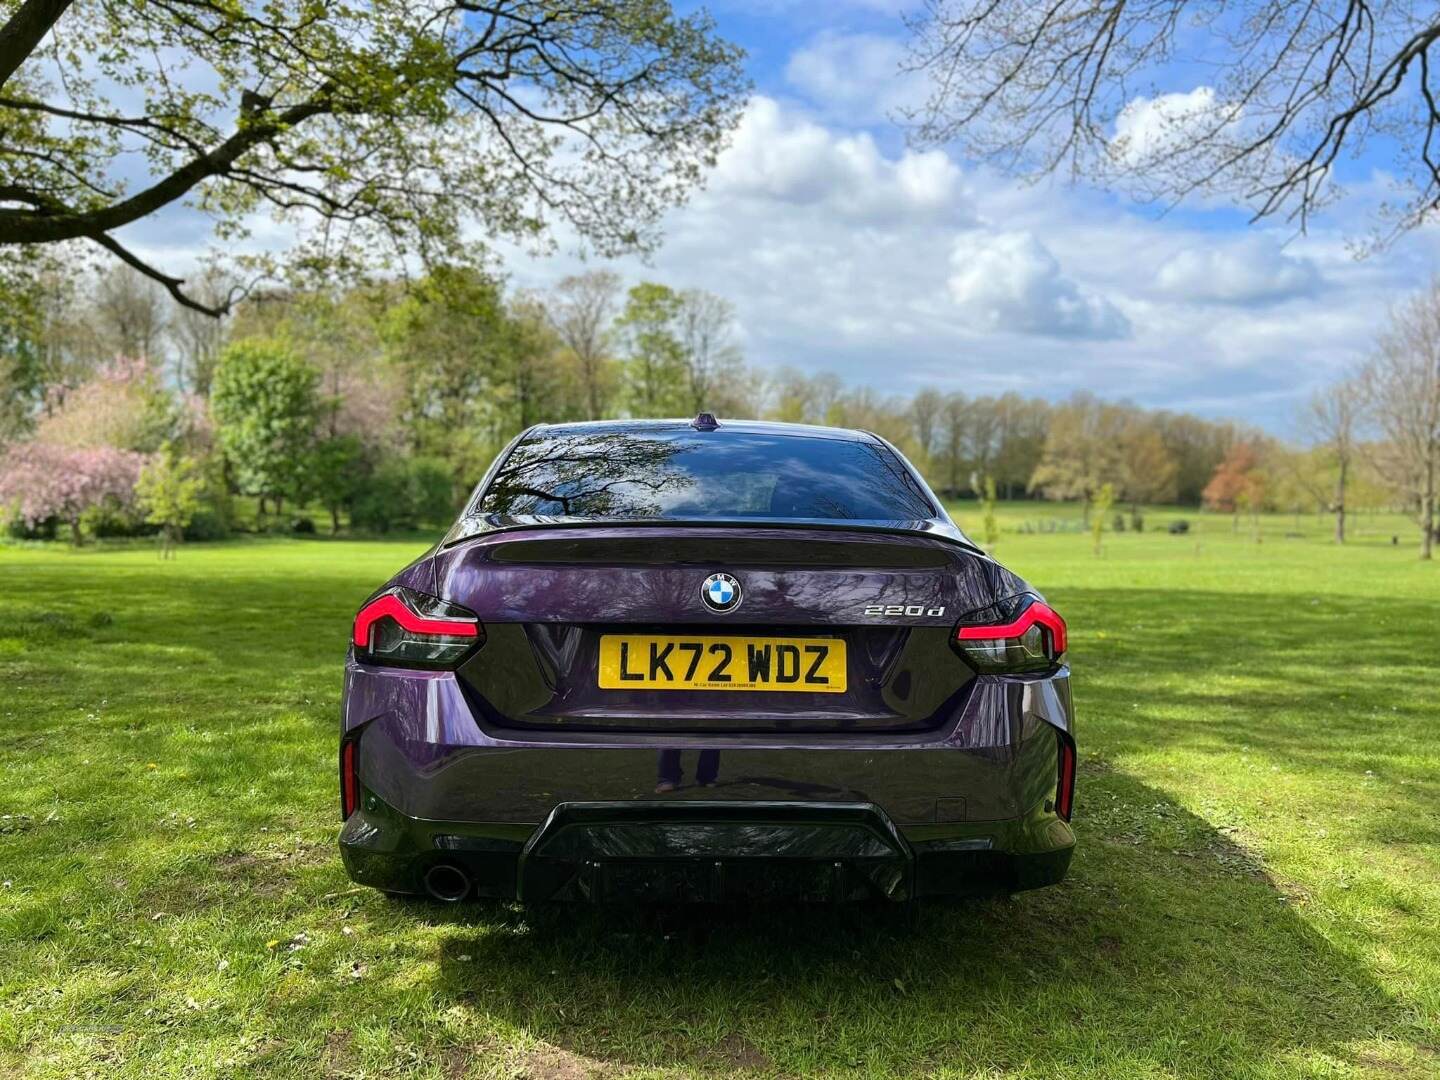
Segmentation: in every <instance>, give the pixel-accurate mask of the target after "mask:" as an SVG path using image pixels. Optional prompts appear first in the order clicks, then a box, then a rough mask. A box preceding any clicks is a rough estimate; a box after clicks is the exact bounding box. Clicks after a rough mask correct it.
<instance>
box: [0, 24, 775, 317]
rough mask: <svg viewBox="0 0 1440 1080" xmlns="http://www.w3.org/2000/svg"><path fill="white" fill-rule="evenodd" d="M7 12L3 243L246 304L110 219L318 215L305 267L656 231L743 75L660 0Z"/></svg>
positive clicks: (702, 27) (634, 241)
mask: <svg viewBox="0 0 1440 1080" xmlns="http://www.w3.org/2000/svg"><path fill="white" fill-rule="evenodd" d="M4 11H5V15H4V16H3V17H4V19H5V21H4V22H3V23H0V245H6V244H49V243H57V242H61V241H67V240H77V239H83V240H88V241H90V242H91V243H93V244H96V245H99V246H100V247H102V248H105V249H106V250H108V251H110V252H111V253H112V254H114V255H115V256H117V257H118V258H120V259H121V260H122V261H124V262H125V263H127V264H129V265H130V266H131V267H133V268H135V269H136V270H138V271H140V272H141V273H144V274H146V275H148V276H150V277H152V278H154V279H155V280H156V281H157V282H159V283H160V284H161V285H162V286H163V287H164V288H166V289H167V290H168V291H169V292H170V293H171V294H172V295H174V296H175V298H176V299H177V300H179V301H180V302H181V303H185V304H189V305H192V306H195V307H197V308H201V309H205V310H209V311H212V312H218V311H223V310H224V309H225V308H226V307H227V306H228V305H229V303H230V302H231V300H232V299H233V298H231V297H227V298H226V299H224V300H222V301H221V302H220V303H218V304H215V303H206V302H205V301H203V300H201V299H199V298H198V297H197V296H195V295H192V294H191V293H190V292H189V291H187V290H186V288H185V282H184V281H183V280H182V279H181V278H180V277H177V276H176V275H175V273H174V271H173V269H171V270H167V269H165V268H163V267H161V266H157V265H154V264H152V263H150V262H148V261H146V260H145V259H144V258H142V257H141V256H140V255H139V254H138V253H136V252H135V251H133V250H131V249H130V248H129V247H127V246H125V244H124V242H123V241H122V240H121V239H120V238H119V237H118V236H117V231H118V230H120V229H122V228H123V227H124V226H126V225H130V224H133V223H134V222H136V221H139V220H141V219H142V218H145V217H147V216H149V215H151V214H154V213H156V212H158V211H160V210H162V209H164V208H166V207H168V206H171V205H172V204H175V203H177V202H180V201H184V200H188V201H190V202H192V203H194V204H196V205H198V206H200V207H201V208H202V209H203V210H204V211H205V212H206V213H207V214H209V215H210V216H211V217H212V218H213V219H214V220H215V223H216V230H217V236H218V238H219V239H220V240H221V241H222V242H223V243H224V244H225V245H227V246H232V245H233V244H234V242H235V240H236V239H237V238H238V237H240V236H242V235H243V234H244V232H245V230H246V228H247V222H248V221H249V219H250V218H251V216H252V215H253V214H255V212H257V211H260V210H269V211H270V212H272V213H273V214H274V215H275V216H276V217H277V218H279V219H280V220H281V221H282V222H284V223H286V224H287V225H294V224H296V223H299V224H301V225H302V226H304V225H309V224H313V225H315V226H316V229H315V230H314V231H313V232H310V233H307V236H306V241H307V242H302V243H301V244H300V245H299V246H298V248H297V250H296V252H295V253H294V254H295V255H296V256H297V257H298V258H299V259H300V260H301V261H302V262H303V263H306V264H309V265H314V264H315V263H316V262H317V261H323V262H325V263H327V264H330V265H340V266H345V265H354V263H355V262H356V261H360V262H370V261H373V260H375V259H377V258H381V257H387V258H389V259H392V260H395V261H397V262H399V261H404V260H407V259H409V258H411V257H414V256H420V257H423V258H427V259H440V260H443V261H453V260H454V259H455V257H456V256H457V254H458V250H459V247H460V245H461V234H462V232H463V231H465V228H466V226H467V225H471V224H475V225H478V226H479V228H480V230H481V231H482V232H483V233H484V234H486V235H489V236H506V237H512V238H516V239H521V240H530V239H533V238H534V237H535V236H536V235H537V234H539V233H540V232H541V231H543V230H544V229H545V228H546V227H547V226H548V225H550V224H552V223H554V222H557V221H558V222H563V223H565V224H567V225H569V226H570V227H572V228H574V229H575V230H576V231H577V232H578V233H579V234H580V235H581V236H582V237H584V238H585V239H586V240H588V241H589V242H590V243H591V244H592V245H593V246H594V247H595V248H596V249H597V250H599V251H601V252H603V253H613V252H617V251H623V250H630V249H633V248H637V247H638V248H645V247H647V246H649V245H651V244H653V243H654V241H655V239H656V229H657V224H658V220H659V218H660V216H661V214H662V212H663V211H664V210H665V209H666V208H668V207H670V206H672V205H675V204H676V203H678V202H680V201H682V200H683V199H684V197H685V196H686V194H687V193H688V191H689V190H690V189H691V188H692V187H693V185H694V184H695V182H696V181H697V180H698V179H699V177H700V174H701V172H702V170H703V169H704V168H705V167H706V166H708V165H709V164H711V163H712V162H713V161H714V159H715V156H716V154H717V153H718V151H719V149H720V148H721V146H722V145H723V143H724V140H725V137H726V135H727V133H728V131H729V129H730V128H731V127H732V126H733V124H734V123H735V122H736V121H737V120H738V117H739V110H740V108H741V107H742V105H743V102H744V98H745V92H746V88H747V84H746V81H745V78H744V76H743V74H742V71H741V67H740V59H741V53H740V50H738V49H737V48H736V47H734V46H732V45H730V44H728V43H726V42H725V41H723V40H721V39H720V38H718V37H717V35H716V33H715V30H714V26H713V23H712V21H711V20H710V18H709V16H708V15H706V14H704V13H703V12H700V13H695V14H687V15H677V14H676V13H675V12H674V11H673V10H672V9H671V7H670V5H669V3H667V2H666V0H591V2H587V3H584V4H549V3H536V2H535V0H492V2H489V3H477V2H474V0H439V2H436V3H430V4H425V5H422V6H419V7H417V6H416V5H415V4H413V3H410V2H408V0H356V2H355V3H348V4H324V3H315V2H314V0H269V2H267V3H265V4H251V3H199V2H192V0H177V2H165V3H146V4H128V3H116V2H114V0H74V2H70V0H24V2H22V3H19V4H15V3H11V4H8V5H6V7H5V9H4ZM122 92H123V94H124V96H125V98H126V99H132V98H133V99H138V100H137V101H136V104H135V105H134V106H133V107H131V108H125V109H122V108H118V107H117V105H116V102H117V100H119V99H120V97H121V94H122ZM137 151H138V153H137ZM142 155H143V156H142ZM137 159H138V160H140V161H142V162H143V170H142V173H141V175H140V176H139V177H138V178H136V177H134V176H133V175H125V174H127V173H130V172H133V166H132V165H131V162H133V161H135V160H137ZM122 176H124V177H125V179H127V180H129V183H125V182H122Z"/></svg>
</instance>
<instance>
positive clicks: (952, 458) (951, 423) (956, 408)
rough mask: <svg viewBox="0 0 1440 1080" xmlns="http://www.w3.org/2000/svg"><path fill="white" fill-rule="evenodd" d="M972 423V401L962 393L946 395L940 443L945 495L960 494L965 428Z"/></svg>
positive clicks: (952, 496) (953, 392) (942, 413)
mask: <svg viewBox="0 0 1440 1080" xmlns="http://www.w3.org/2000/svg"><path fill="white" fill-rule="evenodd" d="M969 422H970V399H969V398H967V397H966V396H965V395H964V394H962V393H961V392H960V391H958V390H956V391H952V392H951V393H949V394H946V395H945V405H944V408H943V409H941V411H940V441H941V445H942V446H943V447H944V453H945V493H946V494H947V495H949V496H950V497H951V498H954V497H955V496H956V495H958V494H960V485H961V481H962V478H963V477H964V475H965V473H964V468H965V428H966V425H967V424H969Z"/></svg>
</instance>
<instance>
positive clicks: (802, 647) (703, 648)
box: [600, 634, 845, 694]
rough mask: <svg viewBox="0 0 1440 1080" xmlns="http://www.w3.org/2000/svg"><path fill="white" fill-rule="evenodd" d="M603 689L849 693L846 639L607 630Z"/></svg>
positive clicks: (603, 642)
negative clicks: (618, 631) (846, 687)
mask: <svg viewBox="0 0 1440 1080" xmlns="http://www.w3.org/2000/svg"><path fill="white" fill-rule="evenodd" d="M600 688H601V689H602V690H782V691H783V690H792V691H794V690H798V691H804V692H807V693H811V694H841V693H844V692H845V642H843V641H840V640H839V639H837V638H779V637H703V636H698V635H697V636H696V637H681V636H677V635H674V634H604V635H602V636H601V638H600Z"/></svg>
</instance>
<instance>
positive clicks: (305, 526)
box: [290, 517, 315, 536]
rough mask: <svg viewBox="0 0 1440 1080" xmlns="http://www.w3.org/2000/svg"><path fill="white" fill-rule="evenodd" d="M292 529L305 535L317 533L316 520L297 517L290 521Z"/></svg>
mask: <svg viewBox="0 0 1440 1080" xmlns="http://www.w3.org/2000/svg"><path fill="white" fill-rule="evenodd" d="M290 531H291V532H292V533H298V534H300V535H304V536H313V535H315V521H314V519H313V518H308V517H297V518H296V519H295V520H294V521H292V522H290Z"/></svg>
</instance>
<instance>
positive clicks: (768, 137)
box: [708, 97, 969, 223]
mask: <svg viewBox="0 0 1440 1080" xmlns="http://www.w3.org/2000/svg"><path fill="white" fill-rule="evenodd" d="M708 197H709V198H710V199H711V200H712V201H713V200H715V199H723V198H743V199H748V200H760V201H770V200H774V201H779V202H784V203H789V204H792V205H797V206H805V207H810V208H819V209H822V210H824V211H826V212H828V213H831V214H833V215H837V216H839V217H843V218H847V219H850V220H852V221H860V222H870V223H881V222H893V221H896V220H902V219H905V218H908V217H911V216H914V215H917V214H919V215H938V216H942V217H947V218H953V217H954V216H955V215H956V214H957V213H959V214H961V216H964V217H968V216H969V209H968V204H967V200H966V199H965V197H964V195H963V193H962V190H961V173H960V169H959V167H958V166H956V164H955V163H954V162H953V161H951V160H950V159H949V158H948V157H947V156H946V155H945V154H943V153H942V152H940V151H938V150H931V151H926V152H923V153H919V152H915V151H906V152H905V153H904V154H902V155H901V156H900V157H899V158H898V159H892V158H887V157H885V156H884V155H883V154H882V153H881V152H880V150H879V148H878V147H877V146H876V144H875V140H874V139H873V138H871V137H870V135H869V134H868V133H865V132H861V133H859V134H856V135H842V136H837V135H836V134H835V133H834V132H832V131H830V130H829V129H827V128H825V127H822V126H821V125H820V124H817V123H815V122H814V121H811V120H806V119H802V118H800V117H797V116H794V115H791V114H789V113H787V112H786V111H785V110H783V109H782V108H781V106H780V105H779V103H778V102H776V101H774V100H772V99H770V98H767V97H756V98H755V99H754V100H753V101H751V103H750V105H749V107H748V108H747V109H746V110H745V116H744V118H743V119H742V120H741V122H740V127H739V129H738V130H737V131H736V133H735V137H734V139H733V141H732V143H731V145H730V148H729V150H727V151H726V152H725V154H724V155H723V156H722V157H721V159H720V162H719V164H718V165H717V166H716V169H715V171H714V173H712V174H711V177H710V182H709V196H708Z"/></svg>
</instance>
